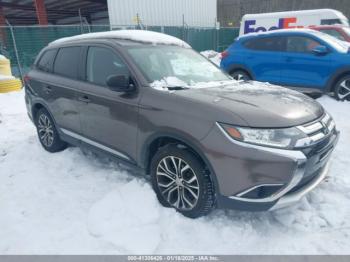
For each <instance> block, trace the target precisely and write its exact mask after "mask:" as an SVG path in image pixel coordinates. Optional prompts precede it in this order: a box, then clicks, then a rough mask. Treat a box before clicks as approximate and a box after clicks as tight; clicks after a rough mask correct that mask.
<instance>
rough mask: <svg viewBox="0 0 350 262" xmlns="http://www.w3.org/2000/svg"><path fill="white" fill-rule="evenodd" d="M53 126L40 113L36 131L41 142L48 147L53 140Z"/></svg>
mask: <svg viewBox="0 0 350 262" xmlns="http://www.w3.org/2000/svg"><path fill="white" fill-rule="evenodd" d="M53 132H54V131H53V126H52V123H51V120H50V119H49V118H48V117H47V116H46V115H45V114H41V115H40V117H39V119H38V133H39V137H40V140H41V142H42V143H43V144H44V145H45V146H46V147H50V146H51V145H52V143H53V140H54V133H53Z"/></svg>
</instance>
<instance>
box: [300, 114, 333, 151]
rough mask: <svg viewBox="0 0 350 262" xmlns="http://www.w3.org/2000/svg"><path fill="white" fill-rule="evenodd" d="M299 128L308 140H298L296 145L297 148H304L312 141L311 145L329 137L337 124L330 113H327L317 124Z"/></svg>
mask: <svg viewBox="0 0 350 262" xmlns="http://www.w3.org/2000/svg"><path fill="white" fill-rule="evenodd" d="M297 128H298V129H299V130H301V131H302V132H304V133H305V134H306V135H307V137H306V138H302V139H300V140H298V141H297V142H296V144H295V146H296V147H303V146H305V145H306V144H308V142H310V140H311V145H313V144H315V143H317V142H319V141H320V140H322V139H323V138H325V137H327V136H328V135H329V134H330V133H332V131H333V129H334V128H335V123H334V121H333V119H332V117H331V116H330V115H329V114H328V113H325V115H324V116H323V117H322V118H320V119H319V120H318V121H317V122H313V123H311V124H310V123H308V124H305V125H301V126H298V127H297Z"/></svg>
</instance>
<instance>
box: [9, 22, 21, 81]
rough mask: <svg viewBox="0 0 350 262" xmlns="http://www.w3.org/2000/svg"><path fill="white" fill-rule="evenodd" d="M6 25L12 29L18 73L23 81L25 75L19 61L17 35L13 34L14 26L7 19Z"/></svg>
mask: <svg viewBox="0 0 350 262" xmlns="http://www.w3.org/2000/svg"><path fill="white" fill-rule="evenodd" d="M6 24H7V25H8V26H9V28H10V32H11V37H12V42H13V48H14V50H15V55H16V59H17V66H18V71H19V74H20V76H21V79H22V81H23V73H22V66H21V62H20V61H19V55H18V50H17V44H16V38H15V34H14V32H13V27H12V25H11V24H10V23H9V21H8V20H7V19H6Z"/></svg>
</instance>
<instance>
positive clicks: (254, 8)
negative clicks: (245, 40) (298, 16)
mask: <svg viewBox="0 0 350 262" xmlns="http://www.w3.org/2000/svg"><path fill="white" fill-rule="evenodd" d="M320 8H332V9H336V10H339V11H341V12H342V13H343V14H344V15H345V16H346V17H348V18H349V17H350V1H349V0H218V21H219V22H220V25H221V26H230V27H231V26H235V27H237V26H239V25H240V20H241V18H242V16H243V15H245V14H255V13H267V12H280V11H294V10H305V9H320Z"/></svg>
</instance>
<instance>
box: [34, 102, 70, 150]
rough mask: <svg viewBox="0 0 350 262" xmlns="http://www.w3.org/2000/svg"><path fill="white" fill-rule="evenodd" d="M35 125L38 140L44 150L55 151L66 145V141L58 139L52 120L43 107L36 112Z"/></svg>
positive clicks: (62, 148)
mask: <svg viewBox="0 0 350 262" xmlns="http://www.w3.org/2000/svg"><path fill="white" fill-rule="evenodd" d="M35 126H36V130H37V134H38V138H39V141H40V143H41V145H42V146H43V147H44V148H45V150H46V151H48V152H50V153H55V152H59V151H62V150H64V149H65V148H66V147H67V143H66V142H64V141H62V140H61V139H60V137H59V135H58V132H57V129H56V127H55V124H54V121H53V119H52V117H51V116H50V114H49V112H48V111H47V110H46V109H45V108H41V109H39V111H38V112H37V113H36V115H35Z"/></svg>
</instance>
